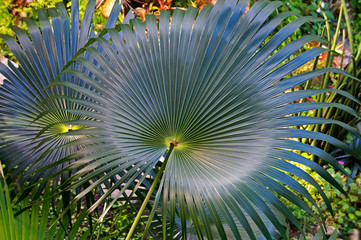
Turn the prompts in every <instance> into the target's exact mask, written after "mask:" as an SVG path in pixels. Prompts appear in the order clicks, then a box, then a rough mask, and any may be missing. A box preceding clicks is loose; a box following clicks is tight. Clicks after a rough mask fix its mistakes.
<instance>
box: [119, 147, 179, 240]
mask: <svg viewBox="0 0 361 240" xmlns="http://www.w3.org/2000/svg"><path fill="white" fill-rule="evenodd" d="M173 149H174V144H173V143H171V144H170V146H169V148H168V150H167V153H166V156H165V158H164V162H163V164H162V166H161V167H160V169H159V172H158V173H157V175H156V176H155V178H154V181H153V183H152V186H151V187H150V189H149V191H148V193H147V196H146V197H145V199H144V201H143V203H142V206H141V207H140V209H139V212H138V214H137V216H136V217H135V219H134V222H133V224H132V227H131V228H130V230H129V232H128V235H127V237H126V239H125V240H130V238H131V237H132V235H133V233H134V231H135V228H136V227H137V225H138V222H139V220H140V218H141V216H142V214H143V212H144V209H145V207H146V206H147V204H148V202H149V199H150V197H151V196H152V193H153V191H154V189H155V187H156V185H157V184H158V182H159V180H160V178H161V176H162V175H163V172H164V169H165V167H166V166H167V162H168V159H169V157H170V154H171V153H172V151H173Z"/></svg>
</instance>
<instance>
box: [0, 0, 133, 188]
mask: <svg viewBox="0 0 361 240" xmlns="http://www.w3.org/2000/svg"><path fill="white" fill-rule="evenodd" d="M94 8H95V0H94V1H89V4H88V5H87V8H86V10H85V14H84V17H83V20H82V21H81V26H80V21H79V3H78V1H76V0H74V1H72V10H71V12H72V14H71V19H70V18H69V16H68V13H67V10H66V8H65V6H64V4H63V3H58V4H57V5H56V8H50V9H48V11H46V10H44V9H39V10H38V15H39V20H40V29H39V27H38V26H37V24H36V23H35V22H33V21H32V20H30V19H27V18H25V19H24V21H25V22H26V24H27V26H28V29H29V33H30V38H29V37H28V35H27V33H26V32H25V31H24V30H22V29H20V28H18V27H16V26H13V27H12V29H13V30H14V33H15V35H16V37H17V39H18V42H17V41H16V40H15V39H13V38H12V37H10V36H6V35H5V36H4V35H3V36H1V37H3V38H4V39H5V41H6V42H7V44H8V46H9V48H10V49H11V50H12V52H13V53H14V56H15V57H16V59H17V60H18V62H19V67H16V66H14V65H13V64H12V63H11V62H9V67H7V66H5V65H4V64H2V63H0V73H1V74H3V75H4V76H5V77H6V79H7V81H5V82H4V84H3V85H2V86H1V87H0V104H1V109H0V123H1V124H0V138H1V139H2V142H1V144H0V158H1V160H2V161H3V162H4V163H5V165H6V169H7V170H8V171H10V172H11V173H12V174H13V176H15V177H16V176H18V175H19V174H22V180H23V181H24V180H26V179H28V177H29V176H32V175H33V174H34V172H35V171H36V169H39V168H42V167H44V166H49V165H50V164H52V163H54V162H56V161H57V160H59V159H62V158H64V157H65V156H67V155H69V154H70V153H72V152H74V151H76V150H77V149H78V148H79V147H78V146H73V147H69V148H62V149H59V150H56V151H52V153H50V154H47V155H46V156H44V157H43V158H41V156H43V154H44V153H46V152H47V150H48V149H49V148H56V147H58V146H62V145H64V144H65V143H67V142H69V141H71V140H74V138H73V137H66V136H61V135H59V134H61V133H64V132H67V131H70V130H73V129H76V128H77V127H76V126H71V125H67V124H58V125H57V124H54V123H59V122H64V121H70V120H76V119H81V118H82V117H80V116H79V115H76V114H71V113H68V112H65V111H63V110H62V109H67V108H73V109H77V108H81V106H79V105H78V104H74V103H71V102H69V101H67V100H58V99H54V100H53V101H51V102H49V103H48V104H43V105H42V102H43V101H44V99H47V98H49V97H51V96H53V95H59V94H61V95H64V96H73V97H74V96H77V93H76V92H75V91H74V90H72V89H69V88H66V87H59V88H56V89H52V90H47V89H46V86H47V85H48V84H50V83H52V82H53V81H54V79H55V78H56V77H57V76H58V75H59V74H60V73H61V70H62V69H63V67H64V65H65V64H66V63H67V62H69V61H70V59H71V58H72V57H73V56H74V55H75V53H76V52H77V51H78V50H79V49H80V48H82V47H83V46H84V45H85V43H86V42H88V40H89V38H91V37H95V36H96V34H95V33H94V31H93V26H92V19H93V14H94ZM120 9H121V5H120V4H119V2H117V3H116V4H115V7H114V8H113V11H112V14H111V16H110V17H109V19H108V22H107V27H114V26H115V24H116V22H117V19H118V15H119V13H120ZM129 16H131V15H129ZM49 17H50V19H51V21H50V20H49ZM84 57H85V58H86V59H91V56H90V55H84ZM72 68H78V69H79V66H77V65H76V64H73V65H72ZM80 70H81V69H80ZM60 78H61V79H62V80H63V81H67V82H71V83H74V84H77V85H84V83H83V82H82V81H81V80H79V79H77V78H75V77H74V76H72V75H71V74H62V75H61V76H60ZM78 97H79V96H78ZM54 107H55V108H56V110H55V111H51V113H50V114H47V116H46V117H44V118H42V120H41V121H37V122H34V120H35V119H36V118H37V117H38V116H39V114H41V113H44V112H47V111H49V109H53V108H54ZM45 126H51V127H49V128H48V129H47V130H46V131H45V132H44V134H43V135H42V136H40V137H39V138H36V137H37V135H38V134H39V132H40V131H41V130H42V129H44V127H45ZM39 143H44V144H43V145H42V146H41V147H38V146H39ZM39 158H41V160H40V161H37V160H38V159H39ZM67 164H68V163H64V164H63V165H58V166H56V169H55V170H56V171H59V170H60V169H61V168H62V167H63V166H66V165H67ZM50 174H51V169H49V170H48V171H47V172H41V173H37V174H36V175H35V177H32V182H36V181H37V180H38V179H39V178H40V177H46V176H48V175H50Z"/></svg>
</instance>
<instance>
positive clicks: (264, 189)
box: [51, 0, 359, 239]
mask: <svg viewBox="0 0 361 240" xmlns="http://www.w3.org/2000/svg"><path fill="white" fill-rule="evenodd" d="M280 4H281V3H280V2H277V1H275V2H268V1H257V2H256V3H255V4H254V6H253V7H252V8H251V9H250V10H249V11H248V12H247V13H246V14H244V13H245V10H246V7H247V1H235V0H227V1H222V0H221V1H218V2H217V4H216V5H215V6H214V7H212V6H207V7H205V8H204V9H203V10H202V11H201V12H200V13H199V14H198V16H197V10H196V9H194V8H189V9H188V10H187V11H185V12H184V11H181V10H175V12H174V13H173V15H172V21H171V24H170V14H169V12H167V11H163V12H162V13H161V15H160V19H159V25H157V22H156V19H155V17H154V16H147V21H146V22H144V23H142V22H140V21H139V20H134V21H132V26H133V27H134V28H132V27H130V26H129V25H121V26H120V27H121V32H120V34H119V32H117V31H116V30H114V29H108V30H107V31H108V33H109V36H110V39H111V43H110V42H109V41H108V40H105V39H103V38H101V37H100V38H98V39H97V42H98V44H99V45H100V46H101V49H102V50H103V52H99V51H98V50H97V49H96V48H94V47H91V46H90V47H88V46H86V47H87V48H86V50H87V52H88V53H89V54H90V55H91V56H92V57H93V58H94V59H95V60H96V62H97V64H93V63H92V62H91V61H89V60H86V59H84V58H78V59H76V63H77V64H82V67H84V68H86V69H87V70H89V71H90V72H91V73H92V76H89V75H87V74H84V73H82V72H79V71H76V70H67V71H65V73H66V74H73V75H74V76H76V77H78V78H80V79H81V80H82V81H84V83H86V84H87V87H82V86H79V85H76V84H73V83H71V82H65V81H59V82H57V83H56V84H53V85H51V86H52V87H59V86H66V87H70V88H72V89H74V90H76V91H77V92H78V93H79V95H82V96H86V97H87V100H83V99H78V98H76V97H75V98H74V97H73V98H72V99H71V98H66V99H67V100H70V101H72V102H74V103H77V104H79V105H81V106H83V107H84V108H85V109H79V110H69V111H68V112H69V113H72V114H77V115H82V116H84V117H88V118H91V119H92V120H91V121H90V120H81V121H78V122H76V124H77V125H79V126H86V127H88V128H84V129H81V130H77V131H74V132H72V133H71V134H72V135H73V136H76V135H89V136H91V135H92V137H89V138H87V141H88V142H89V143H91V142H92V143H93V144H92V147H91V148H89V149H86V151H85V150H84V152H82V151H80V152H78V154H79V155H80V154H82V153H84V154H85V153H86V154H85V156H84V157H82V158H79V159H78V160H77V161H75V162H74V163H73V164H72V165H71V166H70V167H69V169H81V170H78V171H77V172H76V173H74V175H72V176H71V177H70V178H69V179H68V181H67V182H66V183H65V184H64V185H67V186H68V188H69V189H71V188H75V187H77V186H80V185H82V184H84V183H85V182H91V185H90V187H89V188H87V189H85V190H84V191H83V192H81V193H80V194H79V195H78V196H77V197H76V198H75V199H74V202H76V201H77V200H79V199H80V198H81V197H82V196H84V195H85V194H86V193H88V192H90V191H91V190H92V189H94V188H96V187H98V186H100V185H101V184H103V183H106V182H108V181H109V179H112V181H113V185H107V186H108V189H107V190H108V191H107V192H106V193H105V194H104V195H103V196H102V197H101V199H99V201H98V202H96V203H95V204H94V205H93V207H92V208H90V209H89V211H92V210H94V209H95V208H96V207H97V206H98V205H99V204H100V202H101V201H102V200H104V199H105V198H106V197H108V196H109V195H110V194H111V193H112V192H114V191H115V190H116V189H120V192H119V193H118V195H117V196H120V195H121V194H122V193H124V191H125V190H126V189H127V188H130V187H131V188H132V189H133V190H134V191H135V189H136V188H137V187H138V186H139V185H140V184H141V183H142V182H143V181H144V179H145V178H146V176H148V174H149V173H150V172H151V171H153V168H154V166H156V164H157V163H159V162H162V161H163V163H161V164H162V168H161V169H160V170H159V171H158V174H157V176H160V177H159V178H157V177H155V178H154V179H155V180H154V181H153V186H155V191H154V193H155V197H152V198H151V201H149V202H148V201H146V202H145V204H147V203H152V204H151V205H150V206H149V205H148V206H147V207H150V208H149V210H152V211H151V213H150V215H149V218H148V222H151V219H152V215H153V214H154V213H159V212H161V214H162V219H161V220H162V222H163V234H164V235H163V239H166V238H167V237H168V236H169V235H174V234H175V233H177V232H178V233H179V235H178V236H180V235H181V236H182V237H183V238H187V237H189V236H190V235H192V234H194V235H195V236H197V237H198V238H199V239H203V238H204V237H206V238H207V239H227V238H232V239H241V238H242V236H241V233H242V232H243V231H245V232H247V234H248V236H246V237H244V236H243V238H245V239H259V238H266V239H272V236H271V233H270V228H268V227H266V225H265V223H264V222H265V220H264V219H265V218H267V219H268V220H269V221H270V222H272V224H273V225H274V227H275V229H277V231H278V232H279V233H280V234H281V235H282V236H283V238H285V239H286V238H287V237H286V235H285V231H284V228H283V226H282V224H281V222H280V221H279V220H278V218H277V216H276V215H277V213H276V212H278V213H281V214H282V215H284V216H286V217H287V218H288V219H289V220H290V221H291V222H292V223H294V224H295V225H296V226H298V227H299V228H301V226H300V224H299V223H298V222H297V220H296V219H295V217H294V216H293V215H292V213H291V212H290V211H289V210H288V209H287V208H286V207H285V206H284V205H283V203H282V202H281V201H280V200H279V199H278V197H276V196H275V195H277V196H283V197H284V198H286V199H288V200H289V201H291V202H293V203H294V204H296V205H297V206H299V207H300V208H302V209H304V210H305V211H306V212H308V213H309V214H311V215H313V216H315V214H314V212H313V211H312V210H311V209H310V208H309V206H308V205H307V204H306V203H305V202H303V201H302V200H301V199H300V198H298V197H297V195H296V194H294V193H293V191H291V190H292V189H293V190H294V191H295V192H298V193H299V194H301V195H303V196H304V197H306V198H307V199H308V201H309V202H310V203H311V204H313V205H315V206H316V207H317V205H316V203H315V201H314V200H313V198H312V197H311V195H310V194H309V193H308V192H307V190H306V189H305V188H304V187H302V186H301V185H300V184H299V183H298V182H297V181H296V180H294V179H293V178H292V177H290V176H289V175H288V174H286V173H285V172H288V173H290V174H292V175H295V176H298V177H300V178H302V179H304V180H306V181H308V182H309V183H310V184H312V185H313V186H314V187H315V188H316V189H318V190H319V192H320V194H321V195H322V197H323V198H324V200H325V202H326V204H327V205H328V206H330V205H329V202H328V200H327V198H326V196H325V194H324V193H323V191H322V190H321V188H320V186H319V185H318V184H317V183H316V182H315V180H314V179H313V178H312V177H310V176H309V175H308V174H307V173H306V172H304V171H303V170H301V169H299V168H297V167H296V166H294V165H292V164H291V163H290V162H289V161H293V162H297V163H300V164H303V165H305V166H308V167H310V168H312V169H314V170H315V171H316V172H317V173H318V174H319V175H321V176H322V177H323V178H325V179H326V180H328V181H329V182H330V183H332V184H333V185H335V186H336V187H337V188H338V189H339V190H341V191H343V190H342V188H341V187H340V186H339V185H338V184H337V183H336V181H335V180H334V179H333V178H332V177H331V176H330V175H329V174H328V172H327V171H325V170H324V169H323V168H322V167H320V166H319V165H317V164H316V163H314V162H312V161H310V160H308V159H306V158H304V157H302V156H300V155H298V154H296V153H295V152H294V151H290V150H300V151H304V152H309V153H312V154H315V155H317V156H319V157H321V158H323V159H324V160H325V161H327V162H328V163H330V164H331V165H333V166H334V167H336V168H338V169H339V170H340V171H343V170H342V168H341V167H340V166H339V165H338V163H337V161H336V160H335V159H334V158H333V157H332V156H330V155H329V154H327V153H325V152H323V151H322V150H320V149H317V148H315V147H312V146H309V145H306V144H303V143H302V142H298V141H294V140H292V139H295V138H299V139H301V138H316V139H320V140H324V141H328V142H330V143H331V144H333V145H335V146H338V147H340V148H342V149H345V150H346V151H352V150H350V149H348V147H347V146H346V145H345V144H344V143H342V142H340V141H338V140H336V139H334V138H332V137H330V136H327V135H324V134H321V133H316V132H309V131H305V130H299V129H297V128H292V127H293V126H298V125H308V124H323V123H331V122H332V123H337V124H340V125H342V126H343V127H345V128H347V129H349V130H350V131H352V132H353V133H355V134H358V133H357V132H355V131H354V130H353V129H352V128H350V127H349V126H348V125H346V124H343V123H341V122H337V121H333V120H326V119H323V118H311V117H301V116H293V114H295V113H299V112H303V111H308V110H311V109H317V108H324V107H331V106H333V107H339V108H341V109H343V110H345V111H348V112H349V113H351V114H353V115H355V116H357V117H358V114H357V113H356V112H354V111H353V110H352V109H349V108H347V107H344V106H342V105H339V104H330V103H295V104H289V103H290V102H293V101H295V100H297V99H300V98H304V97H307V96H311V95H315V94H322V93H325V92H327V91H337V92H338V93H339V94H343V95H347V96H348V97H350V98H351V99H352V100H354V101H357V102H358V100H356V99H354V98H352V97H351V96H349V95H348V94H347V93H344V92H342V91H338V90H333V89H320V90H307V91H297V92H289V93H284V92H285V91H286V90H288V89H290V88H292V87H294V86H297V85H299V84H301V83H303V82H305V81H307V80H309V79H311V78H313V77H315V76H318V75H320V74H323V73H326V72H329V71H334V72H338V73H342V74H346V73H344V72H341V71H340V70H337V69H320V70H316V71H313V72H308V73H305V74H302V75H298V76H293V77H290V78H287V79H283V78H284V77H286V76H287V75H289V74H290V73H292V71H294V70H295V69H297V68H298V67H300V66H302V65H303V64H305V63H306V62H308V61H309V60H311V59H313V58H315V57H316V56H318V55H319V54H321V53H323V52H325V51H326V50H325V49H323V48H314V49H311V50H309V51H307V52H305V53H303V54H301V55H299V56H298V57H296V58H294V59H292V60H290V61H288V62H287V63H284V64H283V62H284V61H285V60H286V59H287V58H288V57H289V56H290V55H291V54H293V53H294V52H295V51H297V50H298V49H299V48H300V47H302V46H303V45H304V44H306V43H307V42H309V41H313V40H317V41H321V42H323V41H324V40H323V39H322V38H319V37H316V36H305V37H302V38H300V39H298V40H296V41H294V42H292V43H290V44H288V45H286V46H285V47H283V48H282V49H281V50H279V51H277V52H276V53H274V52H275V50H276V49H277V48H278V47H279V46H280V45H281V43H282V42H284V41H285V40H286V39H287V38H288V37H289V36H290V35H291V34H292V33H293V32H294V31H295V30H296V29H297V28H298V27H299V26H301V25H302V24H304V23H306V22H309V21H318V19H315V18H311V17H302V18H299V19H297V20H295V21H293V22H292V23H290V24H288V25H287V26H285V27H284V28H282V29H281V30H280V31H279V32H278V33H276V34H275V35H274V36H273V37H272V38H271V39H270V40H269V41H267V42H266V43H264V40H265V39H266V38H267V37H268V36H269V34H270V33H271V32H272V31H273V30H274V29H275V28H276V27H277V25H278V24H279V23H280V22H281V21H282V20H283V19H284V18H286V17H288V16H290V15H292V13H291V12H286V13H282V14H280V15H278V16H276V17H274V18H271V19H270V20H267V19H268V18H269V17H270V15H271V13H272V12H273V11H275V10H276V8H277V7H278V6H279V5H280ZM263 43H264V44H263ZM273 53H274V54H273ZM281 80H282V81H281ZM89 86H91V88H89ZM358 103H359V102H358ZM87 109H91V110H87ZM94 120H96V121H94ZM100 142H101V144H100ZM75 144H78V143H75ZM70 145H71V144H70ZM167 149H168V150H167ZM157 169H158V168H155V171H156V172H157ZM163 169H164V172H163V171H162V170H163ZM105 173H106V174H105ZM154 175H155V174H154ZM114 179H115V180H114ZM158 179H159V182H157V181H156V180H158ZM134 185H135V187H134ZM148 188H149V189H151V190H153V188H152V187H151V186H148ZM151 193H152V192H151ZM145 199H146V200H148V199H149V198H145ZM114 201H116V199H115V200H114ZM114 201H113V202H114ZM143 205H144V204H143ZM144 206H145V205H144ZM109 207H111V203H110V204H109ZM143 209H144V208H143ZM143 209H141V211H140V212H139V215H141V213H142V210H143ZM275 209H276V210H277V211H275ZM260 212H262V214H260ZM156 217H157V214H156ZM315 217H316V216H315ZM156 219H158V220H159V218H156ZM251 225H252V227H251ZM254 226H256V227H255V228H254ZM147 227H148V226H147ZM188 227H190V228H191V229H192V231H190V232H189V231H188V230H189V229H188ZM178 228H179V229H178ZM241 229H243V230H241ZM255 229H259V231H255ZM179 230H180V231H179ZM215 232H216V233H215ZM258 234H259V235H258ZM130 235H131V233H130ZM261 236H262V237H261ZM129 237H130V236H128V238H129Z"/></svg>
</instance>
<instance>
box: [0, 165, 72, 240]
mask: <svg viewBox="0 0 361 240" xmlns="http://www.w3.org/2000/svg"><path fill="white" fill-rule="evenodd" d="M45 192H46V194H48V193H49V192H50V188H49V185H47V186H46V187H45ZM27 200H28V199H25V200H23V201H22V202H21V206H22V207H26V206H27V205H28V202H27ZM18 210H19V209H18V207H17V208H16V207H15V208H14V206H13V199H12V198H11V197H10V190H9V187H8V185H7V183H6V179H5V176H4V173H3V169H2V165H1V163H0V239H4V240H25V239H26V240H39V239H44V240H55V239H59V240H62V239H65V237H66V234H67V233H66V231H64V230H63V229H65V228H67V227H68V225H69V222H63V223H62V226H63V228H58V229H56V228H54V229H52V230H51V231H48V227H49V223H51V222H53V221H57V219H56V217H55V216H54V215H50V213H51V207H50V200H49V199H43V201H42V202H40V201H37V202H35V203H33V204H32V206H31V209H30V210H26V211H24V212H23V213H22V214H21V215H18V216H17V215H16V214H15V213H16V212H17V211H18ZM53 210H54V209H53Z"/></svg>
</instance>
